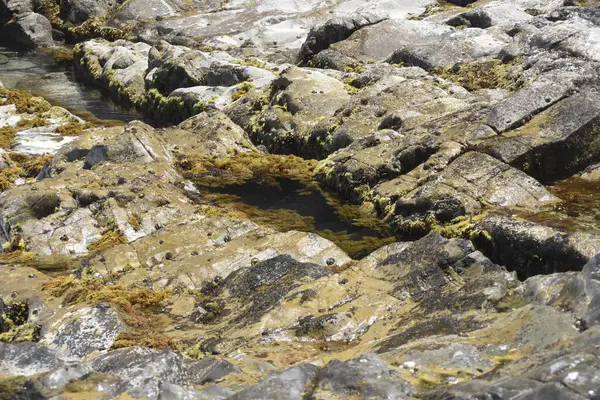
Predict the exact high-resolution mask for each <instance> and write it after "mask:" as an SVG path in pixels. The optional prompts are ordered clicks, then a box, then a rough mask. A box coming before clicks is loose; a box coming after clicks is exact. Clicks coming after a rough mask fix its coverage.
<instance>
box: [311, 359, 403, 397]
mask: <svg viewBox="0 0 600 400" xmlns="http://www.w3.org/2000/svg"><path fill="white" fill-rule="evenodd" d="M413 391H414V388H413V387H412V386H411V385H410V384H409V383H408V382H405V381H404V380H402V379H400V378H399V377H398V376H397V375H396V374H395V372H394V370H393V369H392V368H391V367H390V366H389V365H387V364H386V363H385V361H383V360H382V359H381V358H379V357H378V356H376V355H374V354H365V355H362V356H359V357H356V358H354V359H352V360H349V361H346V362H340V361H338V360H333V361H331V362H329V364H327V366H325V368H323V369H322V370H321V371H320V372H319V380H318V383H317V385H316V388H315V391H314V393H313V396H314V397H315V398H317V399H325V398H350V397H352V396H356V397H359V398H363V399H371V398H372V399H376V398H384V399H385V398H388V399H390V398H409V397H410V396H411V394H412V393H413Z"/></svg>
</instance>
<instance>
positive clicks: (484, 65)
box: [433, 60, 524, 91]
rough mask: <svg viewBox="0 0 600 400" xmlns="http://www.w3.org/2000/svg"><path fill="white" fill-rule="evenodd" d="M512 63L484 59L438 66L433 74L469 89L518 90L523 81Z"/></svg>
mask: <svg viewBox="0 0 600 400" xmlns="http://www.w3.org/2000/svg"><path fill="white" fill-rule="evenodd" d="M513 66H514V63H503V62H502V61H500V60H486V61H474V62H469V63H463V64H460V65H451V66H447V67H438V68H435V69H434V70H433V73H434V74H435V75H438V76H439V77H441V78H443V79H445V80H448V81H451V82H454V83H456V84H458V85H460V86H462V87H464V88H465V89H467V90H469V91H473V90H479V89H506V90H510V91H515V90H518V89H519V88H520V87H521V86H522V85H523V84H524V82H523V81H522V79H521V78H520V76H519V74H517V73H514V72H513V71H512V68H513Z"/></svg>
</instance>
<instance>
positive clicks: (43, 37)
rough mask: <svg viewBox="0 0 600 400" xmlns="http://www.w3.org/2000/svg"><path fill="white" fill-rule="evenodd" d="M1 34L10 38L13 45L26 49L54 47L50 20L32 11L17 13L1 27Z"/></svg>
mask: <svg viewBox="0 0 600 400" xmlns="http://www.w3.org/2000/svg"><path fill="white" fill-rule="evenodd" d="M2 36H3V37H5V38H8V39H10V41H11V43H12V44H13V45H18V46H23V47H24V48H26V49H35V48H38V47H46V48H50V47H54V41H53V40H52V25H51V24H50V21H48V20H47V19H46V17H44V16H43V15H40V14H36V13H33V12H29V13H23V14H19V15H17V16H16V17H15V18H14V19H13V20H11V22H9V23H7V24H6V25H5V26H4V28H2Z"/></svg>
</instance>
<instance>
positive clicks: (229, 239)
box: [223, 235, 231, 243]
mask: <svg viewBox="0 0 600 400" xmlns="http://www.w3.org/2000/svg"><path fill="white" fill-rule="evenodd" d="M223 241H224V242H225V243H227V242H231V236H229V235H225V237H224V238H223Z"/></svg>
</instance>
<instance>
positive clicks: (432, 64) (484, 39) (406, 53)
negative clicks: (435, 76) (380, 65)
mask: <svg viewBox="0 0 600 400" xmlns="http://www.w3.org/2000/svg"><path fill="white" fill-rule="evenodd" d="M507 40H508V38H504V37H499V38H498V37H495V36H492V35H491V34H489V33H488V31H485V30H482V29H478V28H467V29H463V30H459V31H456V32H452V33H449V34H444V35H441V36H438V37H435V36H434V37H429V38H428V37H426V38H424V39H422V40H417V41H416V42H414V43H412V44H408V45H406V46H403V47H401V48H399V49H398V50H396V51H394V52H393V53H392V54H391V55H390V56H389V57H388V58H386V60H385V61H386V62H389V63H390V64H400V63H402V64H404V65H406V66H416V67H421V68H423V69H425V70H427V71H431V70H433V69H434V68H436V67H443V66H448V65H453V64H456V63H464V62H470V61H474V60H481V59H484V58H486V57H493V56H495V55H496V54H498V52H499V51H500V50H501V49H502V48H503V47H504V46H505V44H506V41H507Z"/></svg>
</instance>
